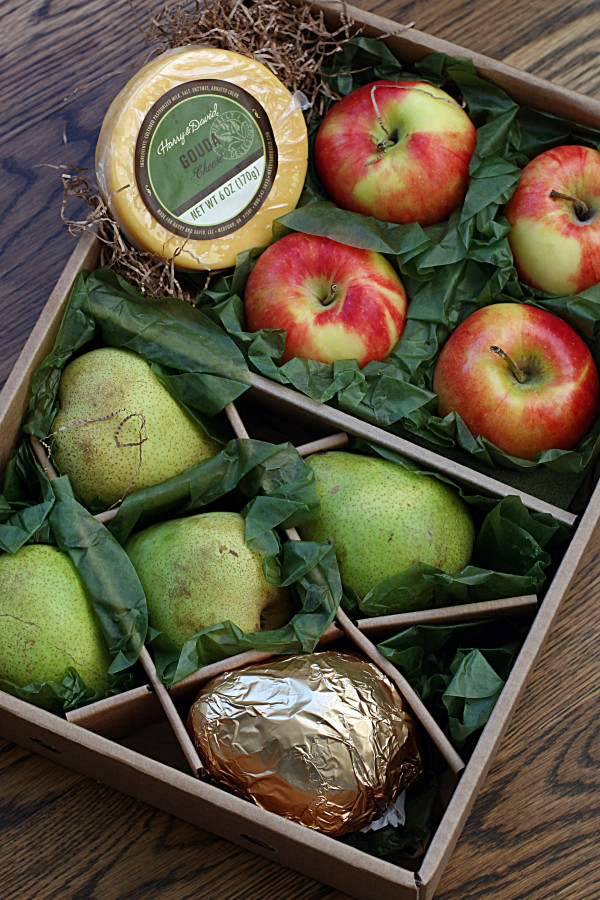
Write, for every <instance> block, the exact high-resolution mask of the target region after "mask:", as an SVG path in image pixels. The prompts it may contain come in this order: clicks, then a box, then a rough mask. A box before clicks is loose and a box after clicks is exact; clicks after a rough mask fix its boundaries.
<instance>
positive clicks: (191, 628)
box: [125, 512, 293, 650]
mask: <svg viewBox="0 0 600 900" xmlns="http://www.w3.org/2000/svg"><path fill="white" fill-rule="evenodd" d="M244 526H245V523H244V519H243V517H242V516H241V515H239V513H234V512H208V513H200V514H199V515H195V516H188V517H186V518H183V519H172V520H169V521H167V522H160V523H159V524H157V525H150V527H149V528H145V529H144V530H143V531H140V532H139V533H138V534H136V535H134V536H133V537H132V538H131V539H130V540H129V541H128V542H127V544H126V546H125V549H126V551H127V553H128V554H129V558H130V559H131V561H132V563H133V566H134V568H135V570H136V572H137V574H138V577H139V579H140V581H141V583H142V587H143V588H144V592H145V594H146V600H147V602H148V620H149V622H150V624H151V625H153V626H154V628H157V629H158V630H159V631H162V632H163V633H164V634H165V635H166V636H167V637H168V638H169V640H170V641H171V643H173V644H174V645H175V646H176V647H177V648H178V649H179V650H180V649H181V648H182V647H183V645H184V643H185V641H186V640H187V639H188V638H190V637H192V636H193V635H194V634H196V633H197V632H198V631H201V630H202V629H203V628H207V627H208V626H210V625H216V624H218V623H219V622H225V621H231V622H234V624H236V625H237V626H238V628H241V630H242V631H244V632H247V633H251V632H255V631H260V630H267V629H271V628H278V627H279V626H281V625H283V624H285V622H287V621H288V620H289V618H290V616H291V614H292V611H293V610H292V605H291V598H290V593H289V591H288V590H287V589H285V588H279V587H275V586H274V585H271V584H269V583H268V582H267V581H266V579H265V576H264V574H263V570H262V561H263V557H262V556H261V555H260V554H259V553H256V552H255V551H254V550H251V549H250V548H249V547H247V546H246V544H245V543H244Z"/></svg>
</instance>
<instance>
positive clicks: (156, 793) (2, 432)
mask: <svg viewBox="0 0 600 900" xmlns="http://www.w3.org/2000/svg"><path fill="white" fill-rule="evenodd" d="M297 2H298V4H300V0H297ZM315 6H318V7H319V8H321V6H320V5H319V4H315ZM322 8H323V10H324V13H325V16H326V17H327V19H328V21H329V23H330V25H331V27H332V28H333V27H335V25H336V23H337V22H338V19H339V14H338V7H337V4H334V5H329V4H322ZM349 13H350V15H351V18H352V19H353V20H354V21H355V22H356V23H359V24H360V25H361V26H362V27H363V28H364V33H365V34H367V35H369V36H372V37H379V36H380V35H382V34H385V35H390V33H391V36H388V37H386V38H385V40H386V43H387V44H388V46H390V48H391V49H392V50H393V52H394V53H395V54H396V55H397V56H398V57H399V58H401V59H403V60H405V61H406V62H407V63H409V64H410V63H414V62H416V61H418V60H420V59H423V58H424V57H425V56H427V55H428V54H429V53H431V52H443V53H447V54H449V55H458V56H470V57H471V58H472V59H473V61H474V63H475V65H476V67H477V70H478V72H479V74H480V75H482V76H483V77H485V78H486V79H488V80H489V81H490V82H492V83H493V84H497V85H499V86H500V87H502V88H503V89H504V90H505V91H506V92H507V93H508V94H510V96H511V97H513V99H515V100H516V101H517V102H520V103H524V104H527V105H528V106H533V107H536V108H538V109H541V110H544V111H547V112H551V113H553V114H556V115H558V116H564V117H566V118H569V119H571V120H573V121H575V122H578V123H580V124H581V125H588V126H592V127H597V128H598V127H600V104H599V103H597V102H596V101H593V100H591V99H589V98H586V97H583V96H579V95H577V94H574V93H573V92H570V91H567V90H565V89H562V88H558V87H556V86H553V85H550V84H548V83H546V82H544V81H542V80H540V79H537V78H534V77H532V76H530V75H527V74H524V73H520V72H517V71H515V70H513V69H510V68H509V67H507V66H503V65H502V64H499V63H496V62H494V61H493V60H491V59H486V58H485V57H482V56H479V55H477V54H472V53H470V52H469V51H467V50H464V49H463V48H460V47H457V46H453V45H450V44H447V43H445V42H443V41H439V40H436V39H435V38H432V37H430V36H428V35H425V34H423V33H420V32H418V31H416V30H413V29H410V30H405V31H401V32H400V33H399V34H396V35H394V33H393V32H394V30H395V29H394V23H390V22H388V21H386V20H383V19H380V18H378V17H376V16H372V15H369V14H367V13H363V12H361V11H360V10H354V9H350V10H349ZM97 260H98V244H97V241H96V240H95V238H94V237H93V236H91V235H84V236H83V237H82V238H80V240H79V243H78V245H77V247H76V249H75V251H74V252H73V254H72V256H71V258H70V260H69V262H68V264H67V266H66V267H65V270H64V272H63V274H62V276H61V278H60V280H59V282H58V283H57V286H56V288H55V290H54V291H53V293H52V295H51V297H50V298H49V300H48V303H47V304H46V307H45V309H44V311H43V313H42V315H41V316H40V319H39V321H38V323H37V325H36V326H35V328H34V330H33V332H32V334H31V336H30V338H29V340H28V341H27V343H26V345H25V347H24V349H23V352H22V354H21V355H20V357H19V359H18V361H17V363H16V365H15V367H14V369H13V371H12V373H11V375H10V378H9V379H8V381H7V383H6V385H5V388H4V390H3V392H2V395H1V397H0V469H2V470H3V469H4V467H5V466H6V463H7V460H8V458H9V455H10V453H11V451H12V449H13V448H14V446H15V445H16V442H17V440H18V439H19V437H20V428H21V419H22V416H23V412H24V410H25V408H26V405H27V400H28V392H29V386H30V382H31V377H32V374H33V372H34V371H35V370H36V368H37V367H38V366H39V364H40V363H41V361H42V360H43V359H44V357H45V356H46V355H47V354H48V352H49V351H50V349H51V348H52V345H53V342H54V339H55V337H56V334H57V331H58V328H59V325H60V321H61V318H62V314H63V311H64V308H65V305H66V302H67V298H68V295H69V291H70V288H71V286H72V284H73V282H74V279H75V277H76V276H77V274H78V273H79V272H80V271H81V270H82V269H89V268H94V266H95V265H96V264H97ZM234 413H235V416H239V418H234V419H232V425H233V427H234V430H235V431H236V433H237V434H238V436H244V435H245V434H247V433H248V432H250V433H251V434H252V431H253V428H254V426H255V423H256V427H257V428H260V430H261V434H262V433H263V432H264V433H265V434H266V435H267V436H269V435H271V434H278V435H280V434H281V433H282V432H283V433H284V434H285V433H286V432H287V433H289V430H292V431H293V432H294V435H295V436H297V435H300V436H302V440H306V441H308V442H311V441H312V440H315V439H318V438H319V437H322V436H329V435H332V434H334V433H338V432H340V431H342V432H345V433H347V434H349V435H357V436H360V437H366V438H368V439H369V440H371V441H373V442H374V443H376V444H379V445H381V446H383V447H386V448H388V449H390V450H394V451H397V452H399V453H402V454H404V455H406V456H407V457H408V458H410V459H414V460H416V461H419V462H420V463H421V464H423V465H425V466H427V467H429V468H431V469H433V470H435V471H438V472H441V473H443V474H444V475H447V476H450V477H452V478H453V479H454V480H455V481H456V482H457V483H459V484H461V485H463V486H467V487H468V488H470V489H476V490H477V491H479V492H480V493H482V494H485V495H487V496H491V497H504V496H512V495H513V494H517V495H518V496H519V497H520V498H521V500H522V502H523V504H524V505H525V507H526V508H527V509H529V510H531V511H532V512H536V513H545V514H549V515H551V516H552V517H553V518H555V519H556V520H557V521H559V522H561V523H563V524H565V525H567V526H570V527H572V528H573V536H572V538H571V540H570V542H569V544H568V547H567V549H566V550H565V552H564V553H563V554H562V556H561V558H560V559H557V560H555V561H554V565H553V567H552V573H551V577H550V578H549V579H548V580H547V582H546V584H545V585H544V588H543V591H542V593H541V594H540V597H539V598H536V597H531V596H527V597H516V598H503V599H501V600H496V601H490V603H489V604H486V603H485V602H484V603H481V604H472V605H470V608H466V607H465V608H464V609H463V608H454V609H441V610H432V611H427V612H426V613H415V614H404V617H402V616H397V617H390V618H391V619H392V620H393V621H390V620H388V621H383V620H377V619H364V620H362V621H361V622H359V623H358V626H357V624H355V623H353V622H351V621H350V620H349V619H348V618H347V617H346V616H345V615H344V614H343V613H341V614H340V616H339V618H338V621H337V625H335V626H332V627H331V628H330V629H329V630H328V631H327V632H326V633H325V635H324V636H323V639H322V640H323V645H330V644H331V645H333V646H337V645H343V646H348V644H350V645H354V646H357V647H358V648H359V649H360V650H361V652H362V653H364V654H365V655H367V656H369V655H371V656H372V658H374V659H375V660H376V661H377V663H378V664H379V665H381V666H382V667H385V669H386V670H387V671H388V672H389V674H390V675H391V676H392V677H393V678H394V679H396V680H397V684H398V685H399V687H400V690H401V692H403V693H404V694H405V697H406V699H407V700H408V702H409V705H411V706H412V709H413V712H415V714H416V715H417V718H419V719H420V721H421V724H422V725H423V728H424V730H425V732H426V733H427V734H428V737H429V739H430V741H431V743H432V745H433V746H434V747H435V752H436V753H438V754H439V756H440V758H441V760H442V761H443V766H444V767H445V769H446V772H447V775H448V778H447V779H446V782H445V786H444V791H443V792H442V794H441V796H440V801H441V802H442V804H443V808H442V809H441V811H440V815H439V820H438V821H437V823H436V827H435V830H434V832H433V833H432V835H431V837H430V840H429V841H428V844H427V847H426V849H425V852H424V854H423V856H422V858H420V859H419V860H418V861H417V863H416V864H415V865H414V866H412V867H411V866H409V865H408V864H406V865H398V864H395V863H391V862H388V861H385V860H381V859H378V858H376V857H374V856H371V855H369V854H366V853H364V852H362V851H359V850H356V849H355V848H353V847H351V846H346V845H344V844H341V843H340V842H339V841H336V840H334V839H332V838H329V837H326V836H324V835H321V834H318V833H316V832H313V831H310V830H308V829H306V828H303V827H302V826H299V825H296V824H294V823H292V822H288V821H286V820H284V819H281V818H280V817H277V816H275V815H273V814H271V813H268V812H266V811H264V810H261V809H258V808H256V807H254V806H253V805H251V804H250V803H248V802H246V801H244V800H241V799H239V798H237V797H235V796H233V795H231V794H230V793H227V792H225V791H224V790H222V789H220V788H218V787H216V786H214V785H213V784H209V783H205V782H203V781H202V780H199V779H198V778H197V777H195V773H194V772H191V771H190V764H189V763H190V761H189V758H188V759H187V760H186V759H185V747H183V745H182V741H185V738H184V737H181V739H180V740H179V738H178V736H177V734H172V733H171V732H170V731H169V728H168V726H167V727H165V722H164V715H165V709H166V708H167V707H169V704H171V706H172V707H173V708H174V709H175V710H176V712H177V713H178V714H179V715H181V716H184V715H185V710H186V708H187V707H188V706H189V703H190V702H191V701H192V700H193V697H194V693H195V691H196V690H197V689H198V687H199V685H200V684H202V683H204V682H205V681H206V680H207V679H208V678H210V677H212V675H214V674H216V672H218V671H221V670H223V668H224V667H226V668H228V667H232V666H237V665H242V664H243V663H245V662H248V661H249V660H251V659H255V658H258V656H260V654H258V655H256V654H254V655H252V654H250V655H247V654H244V655H243V657H236V658H234V659H230V660H228V661H226V662H225V663H222V664H221V663H219V664H216V665H214V666H211V667H208V668H207V669H204V670H201V671H199V672H198V673H196V674H195V675H194V676H191V677H190V678H189V679H187V680H185V681H183V682H181V683H179V684H178V685H176V686H174V687H173V688H172V689H171V691H170V694H169V698H168V699H165V700H164V705H161V702H160V701H159V699H157V694H156V693H155V691H154V690H152V689H151V688H150V685H149V684H143V685H142V686H140V687H138V688H135V689H133V690H132V691H127V692H125V693H124V694H122V695H118V696H117V697H112V698H108V699H107V700H104V701H99V702H98V703H95V704H92V705H90V706H88V707H83V708H81V709H79V710H77V711H74V712H72V713H69V714H68V716H67V719H66V720H63V719H61V718H60V717H58V716H55V715H52V714H50V713H46V712H45V711H43V710H41V709H38V708H36V707H34V706H32V705H30V704H27V703H25V702H23V701H20V700H18V699H16V698H14V697H12V696H10V695H8V694H5V693H0V732H1V733H2V734H3V735H4V736H6V737H7V738H9V739H11V740H14V741H16V742H18V743H20V744H22V745H23V746H24V747H26V748H29V749H34V750H36V752H39V753H40V754H42V755H45V756H47V757H48V758H50V759H54V760H58V761H60V762H61V763H63V764H64V765H66V766H69V767H71V768H73V769H75V770H77V771H79V772H82V773H84V774H87V775H89V776H91V777H94V778H96V779H100V780H102V781H104V782H105V783H107V784H109V785H111V786H113V787H115V788H117V789H119V790H122V791H124V792H125V793H128V794H130V795H132V796H135V797H137V798H140V799H143V800H144V801H146V802H149V803H151V804H153V805H155V806H157V807H158V808H160V809H163V810H165V811H167V812H169V813H172V814H173V815H176V816H179V817H181V818H184V819H186V820H188V821H190V822H192V823H195V824H197V825H199V826H202V827H208V828H209V829H210V830H211V831H214V832H215V833H216V834H218V835H220V836H222V837H224V838H226V839H228V840H231V841H234V842H237V843H239V844H240V845H242V846H245V847H246V848H251V849H253V850H254V851H255V852H256V853H259V854H261V855H264V856H265V857H267V858H271V859H276V860H277V861H279V862H281V863H283V864H285V865H290V866H293V867H294V868H296V869H298V870H299V871H301V872H303V873H304V874H307V875H310V876H312V877H314V878H317V879H319V880H326V881H327V882H328V883H330V884H331V885H333V886H334V887H336V888H338V889H339V890H342V891H345V892H346V893H348V894H349V895H351V896H356V897H359V898H360V897H365V898H366V897H371V896H373V894H374V893H376V892H377V893H378V894H379V895H380V896H381V897H382V898H388V897H389V898H390V900H391V898H392V897H393V898H395V900H405V898H406V900H408V898H414V900H416V898H419V900H427V898H431V897H432V896H433V895H434V892H435V889H436V886H437V884H438V882H439V879H440V877H441V874H442V871H443V868H444V865H445V864H446V862H447V860H448V858H449V856H450V854H451V853H452V849H453V847H454V845H455V843H456V841H457V839H458V837H459V835H460V832H461V830H462V827H463V826H464V823H465V821H466V819H467V817H468V814H469V811H470V809H471V807H472V804H473V802H474V800H475V797H476V795H477V792H478V790H479V788H480V786H481V784H482V782H483V780H484V778H485V776H486V773H487V771H488V770H489V767H490V765H491V763H492V761H493V759H494V755H495V753H496V750H497V748H498V746H499V743H500V741H501V740H502V736H503V734H504V732H505V730H506V728H507V726H508V723H509V721H510V717H511V715H512V713H513V711H514V709H515V707H516V705H517V703H518V702H519V699H520V697H521V695H522V693H523V690H524V688H525V685H526V682H527V678H528V675H529V674H530V672H531V670H532V668H533V666H534V665H535V661H536V659H537V657H538V655H539V654H540V652H541V649H542V647H543V644H544V641H545V639H546V637H547V635H548V632H549V630H550V628H551V625H552V622H553V619H554V616H555V614H556V611H557V609H558V607H559V605H560V603H561V600H562V598H563V597H564V595H565V592H566V591H567V588H568V586H569V584H570V582H571V579H572V578H573V576H574V573H575V571H576V569H577V566H578V563H579V560H580V558H581V555H582V553H583V551H584V549H585V547H586V545H587V544H588V542H589V540H590V538H591V536H592V533H593V531H594V528H595V526H596V524H597V518H598V508H599V504H598V500H599V499H600V495H599V493H598V491H599V488H598V487H594V486H591V487H589V488H588V490H587V496H586V498H585V499H586V501H587V502H586V505H585V509H584V510H583V512H581V513H580V514H578V515H575V514H574V513H573V512H570V511H569V510H568V509H564V508H562V507H559V506H555V505H553V504H551V503H548V502H547V501H545V500H544V499H541V498H540V497H538V496H535V495H533V494H529V493H528V492H527V491H525V490H515V489H513V488H511V487H510V486H508V485H506V484H505V483H504V482H503V481H502V479H501V477H495V476H494V475H493V474H492V475H490V474H482V473H481V472H479V471H477V470H476V469H475V468H471V467H470V466H469V465H468V461H467V462H466V463H465V462H464V461H460V462H457V461H456V460H453V459H450V458H448V457H446V456H444V455H443V454H440V453H438V452H436V451H435V450H433V449H431V448H424V447H422V446H417V444H414V443H412V442H411V441H410V440H407V439H405V438H402V437H399V436H397V435H394V434H390V433H388V432H386V431H385V430H384V429H381V428H378V427H375V426H373V425H370V424H368V423H365V422H363V421H360V420H358V419H356V418H354V417H352V416H350V415H348V414H346V413H343V412H341V411H339V410H336V409H335V408H333V407H328V406H325V405H323V404H319V403H316V402H314V401H312V400H310V399H309V398H306V397H303V396H302V395H301V394H298V393H297V392H296V391H293V390H289V389H288V388H285V387H282V386H280V385H277V384H274V383H272V382H270V381H269V380H268V379H265V378H263V377H262V376H258V375H252V379H251V385H250V387H249V389H248V391H247V392H245V393H244V394H243V395H242V396H241V397H240V399H239V402H238V401H236V407H235V409H234ZM294 442H295V443H299V442H300V441H298V440H296V439H295V440H294ZM504 613H512V614H513V615H516V614H521V615H522V616H524V617H525V621H528V622H529V623H530V626H529V630H528V632H527V636H526V638H525V640H524V643H523V646H522V648H521V651H520V653H519V655H518V657H517V659H516V662H515V664H514V665H513V667H512V670H511V672H510V675H509V677H508V680H507V682H506V685H505V687H504V689H503V690H502V693H501V695H500V698H499V700H498V702H497V703H496V706H495V708H494V711H493V713H492V715H491V717H490V719H489V721H488V723H487V725H486V726H485V728H484V730H483V732H482V734H481V736H480V737H479V739H478V741H477V744H476V746H475V749H474V751H473V753H472V754H471V756H470V758H469V760H468V762H467V763H466V765H465V761H464V760H462V759H461V757H460V754H457V753H456V751H454V749H453V747H452V746H451V745H450V743H449V741H448V740H447V738H445V737H444V735H443V734H441V733H440V729H439V727H438V726H437V725H436V723H435V721H434V720H433V717H432V716H431V715H430V713H429V712H428V710H427V707H426V706H425V705H423V704H422V703H421V702H420V700H419V698H418V696H416V695H415V693H414V692H413V691H411V689H410V687H409V686H408V685H407V684H406V683H405V681H404V680H403V679H402V678H401V677H400V676H399V675H398V673H397V670H395V668H394V667H393V666H392V665H391V664H390V663H389V662H387V661H386V660H385V659H384V657H383V656H382V655H381V654H380V653H378V651H377V649H376V646H375V642H376V641H377V640H378V639H379V638H380V637H381V636H384V635H387V634H390V633H394V631H395V630H398V629H399V628H401V627H404V626H405V625H408V624H410V623H411V622H419V621H420V622H427V621H434V622H435V621H447V620H451V621H456V620H460V619H461V618H462V619H464V618H466V617H473V618H476V617H488V616H494V615H499V614H504ZM157 728H158V729H163V732H164V733H166V735H167V736H166V738H165V739H164V741H163V742H162V743H161V742H160V741H159V742H156V741H155V740H154V738H153V735H154V733H155V732H153V729H157ZM157 745H158V746H160V747H161V748H162V749H161V751H160V753H157V752H156V750H155V749H153V748H155V747H156V746H157ZM165 745H166V746H167V748H168V749H167V751H166V752H165V751H164V746H165ZM182 749H183V751H184V753H183V754H182Z"/></svg>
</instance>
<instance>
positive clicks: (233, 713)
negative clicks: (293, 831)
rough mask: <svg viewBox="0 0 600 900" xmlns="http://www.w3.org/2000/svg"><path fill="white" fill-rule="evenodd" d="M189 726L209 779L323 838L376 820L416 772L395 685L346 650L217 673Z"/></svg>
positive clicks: (407, 719)
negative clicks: (310, 829) (223, 673)
mask: <svg viewBox="0 0 600 900" xmlns="http://www.w3.org/2000/svg"><path fill="white" fill-rule="evenodd" d="M189 726H190V729H191V730H192V732H193V736H194V741H195V744H196V747H197V749H198V753H199V755H200V757H201V759H202V762H203V764H204V766H205V767H206V771H207V774H208V775H210V776H211V777H212V778H214V779H216V780H217V781H219V782H220V783H221V784H223V785H224V786H227V787H229V788H230V789H231V790H233V791H234V792H235V793H237V794H240V795H241V796H243V797H245V798H246V799H249V800H252V801H254V802H255V803H256V804H257V805H258V806H260V807H262V808H263V809H268V810H270V811H271V812H275V813H279V814H280V815H282V816H285V817H286V818H288V819H291V820H293V821H295V822H300V823H302V824H303V825H306V826H308V827H309V828H314V829H316V830H318V831H321V832H323V833H325V834H329V835H340V834H345V833H347V832H350V831H357V830H359V829H360V828H362V827H363V826H365V825H367V824H368V823H369V822H371V821H372V820H373V819H375V818H377V817H378V816H379V814H380V813H381V812H382V811H383V809H384V808H385V806H386V805H387V804H388V803H389V802H391V801H392V800H393V799H394V797H395V796H396V795H397V794H398V792H399V791H400V790H401V789H402V788H404V787H407V786H408V785H409V784H411V783H412V782H413V781H414V780H415V779H416V778H417V777H418V776H419V775H420V773H421V769H422V764H421V758H420V754H419V751H418V747H417V743H416V739H415V725H414V721H413V719H412V717H411V716H410V714H409V713H407V712H406V710H405V709H404V704H403V702H402V698H401V697H400V695H399V693H398V691H397V690H396V688H395V686H394V685H393V684H392V683H391V682H390V681H389V679H388V678H387V677H386V676H385V675H384V674H383V673H382V672H381V671H380V670H379V669H378V668H377V666H375V665H374V664H373V663H371V662H368V661H365V660H363V659H361V658H360V657H359V656H357V655H356V654H353V653H352V654H351V653H340V652H337V651H324V652H322V653H312V654H302V655H299V656H292V657H285V658H279V659H276V660H274V661H270V662H269V663H267V664H259V665H253V666H249V667H247V668H244V669H238V670H233V671H231V672H228V673H226V674H225V675H221V676H219V677H217V678H215V679H213V680H212V681H211V682H209V683H208V684H207V685H205V686H204V688H203V689H202V691H201V692H200V694H199V696H198V698H197V700H196V702H195V703H194V705H193V706H192V708H191V710H190V717H189Z"/></svg>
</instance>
